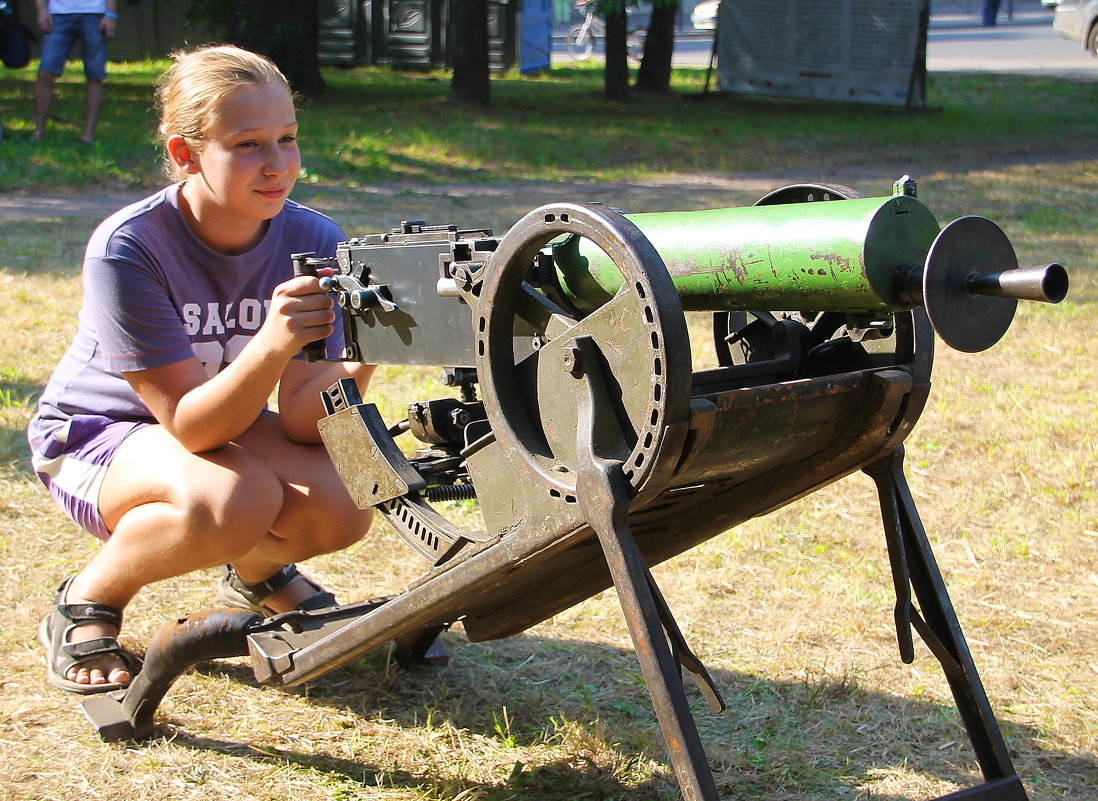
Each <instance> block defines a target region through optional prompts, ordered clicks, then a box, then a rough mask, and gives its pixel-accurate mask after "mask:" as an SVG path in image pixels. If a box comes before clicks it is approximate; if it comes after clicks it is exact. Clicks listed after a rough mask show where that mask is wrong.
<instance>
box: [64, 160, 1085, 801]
mask: <svg viewBox="0 0 1098 801" xmlns="http://www.w3.org/2000/svg"><path fill="white" fill-rule="evenodd" d="M915 194H916V192H915V183H914V181H911V180H910V179H907V178H906V177H905V178H904V179H901V180H900V181H898V182H897V183H896V186H895V189H894V193H893V194H892V195H891V196H889V197H876V198H864V197H862V196H860V195H858V194H857V193H856V192H854V191H853V190H850V189H848V188H846V187H837V186H827V185H797V186H790V187H786V188H784V189H780V190H777V191H775V192H772V193H771V194H769V195H767V196H766V197H764V198H763V199H762V200H760V201H759V202H758V203H757V204H756V205H754V206H752V207H748V208H734V209H717V210H710V211H695V212H681V213H661V214H636V215H624V214H622V213H619V212H617V211H614V210H611V209H609V208H605V207H603V206H599V205H591V204H583V203H557V204H550V205H546V206H543V207H541V208H538V209H536V210H534V211H532V212H530V213H529V214H527V215H526V216H525V217H523V218H522V219H521V220H519V221H518V223H516V224H515V226H514V227H513V228H512V229H511V230H510V231H508V233H507V234H506V235H504V236H494V235H493V234H492V232H491V231H489V230H485V229H471V230H462V229H458V228H456V227H454V226H428V225H425V224H422V223H414V222H408V223H404V224H402V225H401V227H400V228H399V229H397V230H394V231H392V232H391V233H388V234H377V235H371V236H366V237H362V238H358V239H352V240H350V241H348V242H345V243H342V244H341V245H340V246H339V248H338V253H337V256H336V258H335V260H334V266H335V268H336V272H335V275H334V276H332V277H331V278H328V279H325V285H326V286H328V287H329V288H330V289H331V290H332V291H333V292H334V293H335V294H336V297H337V299H338V302H339V305H340V306H341V307H342V309H343V314H344V324H345V333H346V349H345V353H344V356H345V358H346V359H349V360H358V361H363V362H368V363H376V364H404V365H429V366H430V365H433V366H439V367H443V368H445V369H444V371H443V376H444V379H445V383H446V384H447V385H449V386H451V387H453V391H452V394H453V397H447V398H444V399H433V400H426V401H422V402H416V403H412V404H411V405H410V406H409V413H408V419H407V420H406V421H404V422H402V423H400V424H397V425H393V426H389V425H387V424H386V423H385V422H383V421H382V418H381V416H380V414H379V413H378V411H377V409H376V408H375V406H374V405H373V404H370V403H365V402H364V401H363V400H362V398H360V397H359V395H358V392H357V390H356V388H355V385H354V383H353V382H352V381H350V380H345V381H342V382H340V383H339V384H337V385H335V386H333V387H331V388H330V389H329V390H328V391H327V392H326V393H325V403H326V405H327V410H328V413H329V414H328V416H327V418H326V419H324V420H323V421H321V431H322V434H323V438H324V442H325V444H326V446H327V448H328V450H329V451H330V453H331V455H332V458H333V460H334V461H335V464H336V466H337V467H338V469H339V472H340V474H341V476H342V477H343V480H344V482H345V483H346V485H347V487H348V489H349V490H350V492H351V495H352V496H353V497H354V499H355V500H356V501H357V503H358V504H359V505H360V506H361V507H363V508H365V507H373V508H375V509H377V511H378V512H379V513H380V514H381V515H382V516H383V517H384V518H385V520H386V521H387V522H388V523H389V524H390V525H391V526H392V527H393V528H394V529H395V530H396V531H397V532H398V533H399V534H400V536H401V537H403V538H404V540H406V541H407V543H408V544H409V545H410V546H411V547H412V548H413V549H414V550H415V551H416V552H417V553H418V555H419V556H420V557H422V558H423V559H424V560H425V564H424V572H423V575H422V577H421V578H419V579H418V580H416V581H414V582H413V583H412V584H411V585H410V586H408V587H407V589H405V590H404V591H403V592H401V593H400V594H398V595H396V596H394V597H391V598H387V599H378V600H373V601H367V602H362V603H359V604H353V605H349V606H339V607H334V608H332V609H329V610H322V611H319V612H291V613H287V614H283V615H278V616H275V617H273V618H270V619H268V620H261V619H260V617H259V616H258V615H255V614H252V613H249V612H231V611H229V610H210V611H207V612H202V613H197V614H195V615H191V616H189V617H188V618H184V619H183V620H181V621H179V622H177V623H173V624H171V625H169V626H168V627H166V628H165V629H164V630H162V631H161V633H160V634H158V635H157V637H156V638H155V639H154V640H153V643H152V644H151V645H150V647H149V650H148V654H147V658H146V662H145V667H144V669H143V671H142V672H141V673H140V674H139V676H138V677H137V678H136V679H135V681H134V683H133V685H132V686H131V688H130V689H129V690H128V691H121V692H119V693H115V694H113V695H108V696H103V697H100V698H94V699H90V700H89V701H86V702H85V710H86V712H87V713H88V715H89V717H90V718H91V719H92V721H93V723H94V724H95V725H96V726H97V728H98V729H99V731H100V733H101V734H102V736H103V737H105V738H107V739H123V738H131V737H135V736H137V737H140V736H145V735H147V734H148V733H149V732H150V731H151V729H152V716H153V712H154V711H155V708H156V706H157V704H158V703H159V701H160V699H161V698H162V697H163V695H164V693H165V692H166V691H167V689H168V687H169V686H170V684H171V682H172V681H174V679H175V678H176V677H177V676H178V675H179V674H180V673H181V672H182V671H183V670H185V669H186V668H187V667H188V666H189V665H191V664H194V663H195V662H198V661H201V660H205V659H209V658H211V657H220V656H231V655H242V654H244V653H248V654H250V655H251V658H252V663H253V668H254V670H255V674H256V677H257V678H258V679H259V680H260V681H262V682H267V683H271V684H276V685H291V684H296V683H299V682H303V681H307V680H309V679H312V678H315V677H316V676H319V675H320V674H322V673H324V672H326V671H329V670H331V669H333V668H334V667H336V666H338V665H340V664H343V663H344V662H346V661H347V660H350V659H352V658H355V657H357V656H359V655H361V654H363V653H364V652H366V651H368V650H370V649H372V648H375V647H378V646H381V645H383V644H385V643H387V642H389V641H390V640H395V641H396V644H397V645H396V648H397V654H398V656H399V657H400V658H401V659H403V660H405V661H412V660H416V659H423V658H427V659H430V658H431V657H432V655H433V654H435V653H436V652H437V649H438V643H437V642H435V638H436V637H437V635H438V633H439V632H441V631H442V630H443V629H445V628H446V627H447V626H449V625H450V624H451V623H453V622H455V621H457V620H461V622H462V625H463V627H464V631H465V633H466V635H467V636H468V637H469V638H470V639H471V640H474V641H479V640H487V639H495V638H501V637H507V636H510V635H513V634H517V633H519V632H522V631H524V630H525V629H527V628H529V627H530V626H533V625H535V624H536V623H539V622H540V621H543V620H545V619H546V618H548V617H550V616H552V615H554V614H556V613H558V612H560V611H562V610H564V609H567V608H569V607H570V606H572V605H574V604H577V603H579V602H581V601H583V600H585V599H587V598H589V597H591V596H592V595H594V594H596V593H598V592H600V591H602V590H603V589H605V588H607V587H609V586H611V585H613V586H614V587H615V588H616V589H617V593H618V597H619V599H620V602H621V607H622V611H623V613H624V616H625V620H626V623H627V624H628V628H629V631H630V633H631V635H632V638H633V642H634V646H635V650H636V655H637V659H638V661H639V662H640V667H641V670H642V673H643V675H644V678H645V681H646V682H647V685H648V689H649V691H650V694H651V697H652V701H653V705H654V707H655V712H656V717H657V718H658V721H659V725H660V728H661V730H662V732H663V735H664V738H665V740H666V742H667V746H668V751H669V753H670V759H671V763H672V765H673V766H674V769H675V772H676V775H677V778H678V780H679V784H680V786H681V788H682V791H683V794H684V796H686V797H687V798H690V799H707V800H713V799H717V797H718V796H717V790H716V787H715V782H714V780H713V776H712V773H711V771H710V768H709V765H708V762H707V759H706V755H705V753H704V751H703V750H702V745H701V740H700V738H699V735H698V732H697V728H696V725H695V721H694V718H693V717H692V715H691V712H690V709H689V706H688V703H687V698H686V691H685V688H684V683H683V680H682V669H684V668H685V670H686V671H687V672H689V673H690V674H691V675H692V676H693V678H694V679H695V680H696V682H697V684H698V686H699V688H700V690H701V693H702V695H703V696H704V697H705V699H706V700H707V701H708V703H709V704H710V705H711V706H712V707H713V708H714V709H716V710H720V709H721V708H723V701H722V700H721V697H720V693H719V691H718V689H717V687H716V686H715V685H714V682H713V681H712V679H711V678H710V676H709V674H708V673H707V672H706V669H705V667H704V666H703V665H702V664H701V662H700V661H699V660H698V659H697V657H696V656H694V654H693V653H692V652H691V651H690V648H689V647H688V646H687V644H686V641H685V638H684V636H683V634H682V633H681V632H680V630H679V628H678V627H677V626H676V624H675V620H674V618H673V617H672V614H671V611H670V609H669V608H668V605H667V603H666V602H665V601H664V599H663V596H662V595H661V593H660V591H659V588H658V587H657V585H656V583H655V581H654V580H653V577H652V574H651V573H650V572H649V566H650V565H652V564H654V563H658V562H661V561H663V560H665V559H668V558H669V557H672V556H674V555H676V554H678V553H681V552H683V551H685V550H687V549H689V548H691V547H692V546H694V545H697V544H698V543H700V542H702V541H704V540H706V539H708V538H710V537H713V536H715V535H717V534H719V533H721V532H723V531H726V530H727V529H729V528H731V527H732V526H735V525H737V524H739V523H741V522H743V521H746V520H748V519H750V518H753V517H757V516H759V515H763V514H766V513H768V512H770V511H773V510H775V509H777V508H779V507H781V506H783V505H785V504H787V503H790V502H791V501H793V500H795V499H797V498H799V497H802V496H804V495H806V494H808V493H810V492H812V491H813V490H816V489H818V488H820V487H822V486H824V485H826V484H829V483H831V482H833V481H835V480H837V479H839V478H841V477H842V476H845V475H847V474H849V473H851V472H854V471H856V470H864V471H865V472H867V473H868V474H869V475H870V476H871V477H872V478H873V480H874V481H875V483H876V486H877V488H878V491H879V494H880V505H881V512H882V516H883V520H884V535H885V539H886V542H887V546H888V554H889V558H890V561H891V567H892V577H893V581H894V584H895V591H896V596H897V603H896V606H895V624H896V631H897V637H898V640H899V650H900V655H901V658H902V659H903V660H904V661H905V662H910V661H911V660H912V659H913V640H912V629H913V628H914V629H915V630H916V631H917V632H918V633H919V635H920V636H921V637H922V639H923V640H924V641H925V642H926V644H927V645H928V646H929V648H930V650H931V652H932V653H933V654H934V656H935V657H936V658H937V659H938V660H939V661H940V662H941V665H942V668H943V670H944V672H945V675H946V678H947V680H948V682H949V685H950V687H951V689H952V691H953V695H954V698H955V700H956V703H957V706H958V708H959V711H960V715H961V718H962V720H963V723H964V725H965V727H966V729H967V731H968V734H969V737H970V739H971V741H972V744H973V747H974V750H975V753H976V757H977V759H978V761H979V763H980V766H981V769H982V771H983V775H984V779H985V781H984V783H982V784H980V785H977V786H976V787H973V788H969V789H965V790H962V791H960V792H958V793H954V794H952V795H950V796H949V798H951V799H953V798H956V799H960V798H965V799H969V798H981V799H983V798H989V799H990V798H995V799H1012V800H1016V799H1025V798H1026V793H1025V790H1024V788H1023V786H1022V784H1021V781H1020V780H1019V778H1018V776H1017V774H1016V772H1015V770H1014V767H1013V766H1012V764H1011V761H1010V757H1009V756H1008V754H1007V751H1006V747H1005V745H1004V742H1003V738H1002V735H1001V734H1000V731H999V728H998V725H997V723H996V720H995V718H994V715H993V714H992V711H991V708H990V706H989V704H988V701H987V698H986V695H985V693H984V691H983V687H982V685H981V683H980V679H979V677H978V675H977V672H976V669H975V667H974V665H973V662H972V659H971V656H970V654H969V651H968V647H967V645H966V643H965V640H964V637H963V635H962V633H961V630H960V627H959V625H958V622H957V617H956V615H955V614H954V611H953V608H952V606H951V604H950V601H949V598H948V596H947V594H946V590H945V586H944V584H943V582H942V578H941V575H940V573H939V571H938V568H937V565H936V563H935V560H934V556H933V553H932V551H931V548H930V545H929V543H928V540H927V537H926V534H925V532H924V530H923V527H922V525H921V524H920V522H919V517H918V513H917V511H916V509H915V504H914V501H913V499H912V496H911V493H910V491H909V489H908V486H907V483H906V481H905V478H904V474H903V468H902V462H903V447H902V443H903V441H904V439H905V437H906V436H907V435H908V433H909V432H910V431H911V429H912V427H913V426H914V424H915V422H916V420H917V419H918V417H919V414H920V413H921V411H922V409H923V406H924V404H925V402H926V399H927V394H928V392H929V388H930V370H931V363H932V359H933V345H934V331H937V332H938V335H939V336H940V337H941V338H942V339H943V340H944V341H945V342H946V343H948V344H949V345H951V346H953V347H955V348H959V349H960V350H964V351H979V350H983V349H985V348H988V347H990V346H991V345H993V344H994V343H995V342H997V341H998V340H999V339H1000V337H1001V336H1002V335H1003V334H1004V333H1005V332H1006V330H1007V328H1008V326H1009V325H1010V323H1011V320H1012V318H1013V315H1014V311H1015V307H1016V305H1017V300H1018V299H1028V300H1038V301H1046V302H1053V303H1055V302H1058V301H1059V300H1061V299H1062V298H1063V297H1064V296H1065V294H1066V292H1067V285H1068V279H1067V274H1066V273H1065V271H1064V269H1063V267H1061V266H1060V265H1058V264H1050V265H1047V266H1044V267H1037V268H1030V269H1018V263H1017V260H1016V257H1015V254H1014V251H1013V249H1012V247H1011V245H1010V242H1009V241H1008V239H1007V237H1006V236H1005V234H1004V233H1003V232H1002V231H1001V230H1000V229H999V228H998V227H997V226H996V225H995V224H994V223H992V222H990V221H989V220H986V219H984V218H982V217H962V218H960V219H958V220H955V221H954V222H952V223H950V224H949V225H947V226H945V227H944V228H941V229H940V228H939V225H938V223H937V222H936V220H935V219H934V217H933V215H932V214H931V213H930V212H929V211H928V210H927V209H926V207H925V206H923V205H922V204H921V203H920V202H919V201H918V200H917V199H916V197H915ZM821 201H828V202H821ZM294 261H295V265H296V268H297V269H298V271H299V272H308V271H309V270H311V269H313V268H315V267H316V266H318V265H320V264H329V263H331V262H328V261H325V260H320V259H316V258H313V257H312V256H311V254H299V255H296V256H294ZM686 312H704V313H706V314H707V317H708V318H709V319H711V320H712V328H713V334H714V348H715V360H713V364H714V365H715V366H714V367H713V368H711V369H705V370H699V371H697V372H695V371H694V368H693V361H692V354H691V341H690V337H689V335H688V330H687V317H686ZM706 325H708V323H706ZM317 356H318V355H317V354H316V353H313V354H312V358H317ZM320 357H322V354H320ZM478 386H479V389H478ZM440 394H441V393H440ZM405 431H410V432H411V434H412V435H413V436H414V437H415V438H416V439H418V440H419V441H420V447H419V449H418V450H415V453H414V455H407V454H408V453H410V452H411V451H413V450H414V448H406V449H402V448H401V447H399V446H398V442H397V439H398V436H399V435H401V434H402V433H403V432H405ZM469 498H475V499H476V500H477V501H478V503H479V509H480V512H481V515H482V517H483V523H484V528H483V530H468V529H466V528H464V527H463V526H462V525H458V524H455V523H453V522H451V521H450V520H448V519H447V518H446V517H444V516H443V515H442V514H441V513H440V511H439V510H438V509H437V508H436V504H437V502H438V501H440V500H449V499H469Z"/></svg>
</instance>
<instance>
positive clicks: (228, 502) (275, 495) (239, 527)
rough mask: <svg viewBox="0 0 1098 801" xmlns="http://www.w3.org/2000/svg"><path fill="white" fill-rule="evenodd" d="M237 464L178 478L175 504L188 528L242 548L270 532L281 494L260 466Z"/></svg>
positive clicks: (273, 478)
mask: <svg viewBox="0 0 1098 801" xmlns="http://www.w3.org/2000/svg"><path fill="white" fill-rule="evenodd" d="M236 461H237V462H238V463H237V464H233V465H232V466H231V467H229V466H226V465H216V466H214V467H213V469H199V470H196V471H195V472H194V473H193V474H191V475H187V476H183V477H181V481H180V484H179V492H178V496H177V497H178V501H177V503H178V507H179V509H180V511H181V512H182V513H183V515H184V516H185V517H186V518H187V520H188V521H189V524H190V526H192V527H194V528H195V529H198V530H206V531H211V532H216V533H218V534H219V535H221V536H224V537H226V538H227V539H229V540H241V541H242V543H241V544H242V545H245V544H249V543H254V541H256V540H258V539H259V538H261V537H263V536H264V535H265V534H266V533H267V532H268V531H269V530H270V528H271V525H272V524H273V522H274V520H275V519H276V518H277V516H278V513H279V510H280V509H281V508H282V504H283V491H282V486H281V484H280V482H279V481H278V478H277V477H276V476H275V475H274V474H273V473H271V471H270V470H267V469H266V468H265V467H264V466H263V465H262V464H261V463H259V462H256V461H255V460H251V459H243V460H236ZM209 466H210V465H204V466H203V467H204V468H205V467H209Z"/></svg>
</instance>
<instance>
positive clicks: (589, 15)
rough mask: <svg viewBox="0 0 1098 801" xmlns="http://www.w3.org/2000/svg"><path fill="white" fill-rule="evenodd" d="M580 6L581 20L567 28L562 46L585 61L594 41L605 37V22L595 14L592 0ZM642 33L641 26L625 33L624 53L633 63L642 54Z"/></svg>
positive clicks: (643, 31)
mask: <svg viewBox="0 0 1098 801" xmlns="http://www.w3.org/2000/svg"><path fill="white" fill-rule="evenodd" d="M580 7H581V8H583V9H584V10H585V12H586V15H585V16H584V19H583V22H581V23H579V24H578V25H573V26H572V27H571V28H569V29H568V33H567V35H566V36H565V37H564V46H565V47H566V48H567V50H568V55H569V56H571V57H572V58H574V59H575V60H576V61H586V60H587V59H589V58H591V54H592V53H594V52H595V41H596V40H597V39H600V38H601V39H605V38H606V23H605V22H603V21H602V19H600V18H599V17H597V16H595V2H594V0H590V2H587V3H581V4H580ZM644 34H645V29H644V27H643V26H639V27H636V28H633V29H632V30H630V31H627V32H626V34H625V51H626V55H627V56H628V58H629V60H630V61H632V62H633V63H639V62H640V60H641V56H643V55H644Z"/></svg>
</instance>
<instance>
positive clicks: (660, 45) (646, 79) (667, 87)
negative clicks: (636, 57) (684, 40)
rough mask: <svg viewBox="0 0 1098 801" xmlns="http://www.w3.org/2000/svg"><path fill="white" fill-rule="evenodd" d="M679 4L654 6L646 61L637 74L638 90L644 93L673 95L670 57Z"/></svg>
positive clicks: (673, 43) (642, 61)
mask: <svg viewBox="0 0 1098 801" xmlns="http://www.w3.org/2000/svg"><path fill="white" fill-rule="evenodd" d="M678 13H679V3H678V0H674V2H672V3H668V4H666V5H663V4H655V5H653V7H652V18H651V21H650V22H649V23H648V34H647V35H646V36H645V37H644V58H642V59H641V64H640V69H638V70H637V81H636V83H635V84H634V85H635V86H636V88H637V89H640V90H641V91H644V92H669V91H671V57H672V56H673V55H674V53H675V17H676V16H678Z"/></svg>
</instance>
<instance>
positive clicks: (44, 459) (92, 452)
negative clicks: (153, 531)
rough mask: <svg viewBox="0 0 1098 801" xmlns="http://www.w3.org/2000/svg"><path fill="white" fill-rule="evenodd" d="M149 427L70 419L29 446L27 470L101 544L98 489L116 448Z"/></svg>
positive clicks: (87, 417)
mask: <svg viewBox="0 0 1098 801" xmlns="http://www.w3.org/2000/svg"><path fill="white" fill-rule="evenodd" d="M147 425H148V423H141V422H134V421H132V420H131V421H122V422H120V421H118V420H113V419H111V418H109V417H99V416H96V415H84V414H78V415H75V416H74V417H73V418H72V419H71V420H69V422H67V423H65V424H64V425H62V426H61V427H59V428H56V429H54V430H53V431H52V432H50V433H49V434H48V435H47V436H46V437H45V438H43V439H42V440H41V441H40V442H32V443H31V451H32V453H31V465H32V466H33V467H34V472H35V473H37V474H38V477H39V478H40V479H41V480H42V483H43V484H45V485H46V488H47V489H48V490H49V491H50V494H51V495H53V497H54V500H56V501H57V503H58V504H60V505H61V508H62V509H64V510H65V514H67V515H68V516H69V517H71V518H72V519H73V520H74V521H75V522H76V523H77V525H79V526H80V527H82V528H84V529H87V530H88V531H89V532H91V533H92V534H94V535H95V536H97V537H99V539H101V540H106V539H107V538H108V537H110V535H111V533H110V532H109V531H108V530H107V526H106V524H105V523H104V522H103V518H102V517H101V516H100V514H99V489H100V487H102V486H103V477H104V476H106V474H107V467H108V466H110V463H111V460H112V459H113V458H114V454H115V452H117V450H118V446H119V445H121V444H122V441H123V440H124V439H126V437H128V436H129V435H130V434H132V433H133V432H134V431H137V430H138V429H140V428H144V427H145V426H147Z"/></svg>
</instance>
